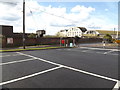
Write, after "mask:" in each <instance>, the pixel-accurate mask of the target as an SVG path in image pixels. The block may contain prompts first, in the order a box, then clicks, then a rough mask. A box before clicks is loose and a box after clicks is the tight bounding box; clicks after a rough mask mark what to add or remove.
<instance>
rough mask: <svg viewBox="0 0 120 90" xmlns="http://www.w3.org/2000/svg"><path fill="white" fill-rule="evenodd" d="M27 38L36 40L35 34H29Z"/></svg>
mask: <svg viewBox="0 0 120 90" xmlns="http://www.w3.org/2000/svg"><path fill="white" fill-rule="evenodd" d="M28 37H29V38H36V34H34V33H31V34H30V35H28Z"/></svg>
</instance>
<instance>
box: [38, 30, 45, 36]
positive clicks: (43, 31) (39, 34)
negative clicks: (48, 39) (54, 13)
mask: <svg viewBox="0 0 120 90" xmlns="http://www.w3.org/2000/svg"><path fill="white" fill-rule="evenodd" d="M45 33H46V32H45V30H37V31H36V34H37V37H43V35H44V34H45Z"/></svg>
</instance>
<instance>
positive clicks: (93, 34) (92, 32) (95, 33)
mask: <svg viewBox="0 0 120 90" xmlns="http://www.w3.org/2000/svg"><path fill="white" fill-rule="evenodd" d="M99 35H100V33H99V32H98V31H96V30H88V31H86V32H85V33H84V34H83V37H98V36H99Z"/></svg>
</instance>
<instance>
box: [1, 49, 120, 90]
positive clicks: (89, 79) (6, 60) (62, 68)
mask: <svg viewBox="0 0 120 90" xmlns="http://www.w3.org/2000/svg"><path fill="white" fill-rule="evenodd" d="M119 53H120V51H118V50H116V49H99V48H85V47H83V48H82V47H81V48H67V49H50V50H36V51H21V52H5V53H2V55H1V56H0V57H1V58H2V62H1V63H0V66H2V82H0V86H2V87H3V88H9V89H10V90H12V88H108V89H109V90H113V89H115V88H118V87H119V86H120V85H119V84H118V83H119V81H118V55H119Z"/></svg>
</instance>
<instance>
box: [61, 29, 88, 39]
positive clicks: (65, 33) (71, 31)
mask: <svg viewBox="0 0 120 90" xmlns="http://www.w3.org/2000/svg"><path fill="white" fill-rule="evenodd" d="M85 31H87V29H86V28H84V27H72V28H69V29H68V30H61V31H60V32H59V35H60V36H62V37H75V36H78V37H82V35H83V33H84V32H85Z"/></svg>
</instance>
